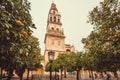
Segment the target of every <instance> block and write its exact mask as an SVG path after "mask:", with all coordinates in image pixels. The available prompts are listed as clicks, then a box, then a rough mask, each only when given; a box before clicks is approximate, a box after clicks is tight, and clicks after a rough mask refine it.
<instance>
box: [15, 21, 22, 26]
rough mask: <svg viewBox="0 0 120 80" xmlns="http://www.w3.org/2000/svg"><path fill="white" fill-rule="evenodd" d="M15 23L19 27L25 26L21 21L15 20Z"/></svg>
mask: <svg viewBox="0 0 120 80" xmlns="http://www.w3.org/2000/svg"><path fill="white" fill-rule="evenodd" d="M15 22H16V24H17V25H18V26H23V23H22V22H21V21H20V20H15Z"/></svg>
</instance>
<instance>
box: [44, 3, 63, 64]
mask: <svg viewBox="0 0 120 80" xmlns="http://www.w3.org/2000/svg"><path fill="white" fill-rule="evenodd" d="M44 44H45V52H44V57H45V64H46V63H47V62H48V52H49V51H53V52H54V54H55V55H54V58H55V59H56V58H57V56H58V55H59V54H60V53H64V52H65V36H64V31H63V28H62V23H61V15H60V14H59V12H58V9H57V8H56V4H55V3H52V4H51V7H50V10H49V13H48V19H47V28H46V34H45V40H44Z"/></svg>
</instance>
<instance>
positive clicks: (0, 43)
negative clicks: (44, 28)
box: [0, 0, 39, 80]
mask: <svg viewBox="0 0 120 80" xmlns="http://www.w3.org/2000/svg"><path fill="white" fill-rule="evenodd" d="M29 11H30V2H28V1H27V0H0V62H1V64H0V67H1V69H4V70H6V71H8V75H9V76H8V80H10V78H11V76H12V73H13V70H15V69H17V70H18V68H19V67H20V68H21V67H22V68H25V67H26V64H25V63H27V62H25V61H24V59H26V57H27V56H26V54H27V53H32V52H33V51H34V50H32V49H30V47H31V46H32V45H33V44H26V43H29V41H30V39H29V38H31V34H32V30H31V28H36V27H35V26H34V24H33V22H32V19H31V15H30V12H29ZM25 44H26V45H25ZM34 46H36V45H34ZM37 48H38V47H37ZM38 49H39V48H38ZM31 50H32V51H31ZM34 53H35V52H34ZM38 53H39V52H38ZM34 56H35V55H34ZM22 58H24V59H23V60H22ZM38 60H39V59H38ZM17 63H20V64H21V65H18V64H17ZM26 68H27V67H26Z"/></svg>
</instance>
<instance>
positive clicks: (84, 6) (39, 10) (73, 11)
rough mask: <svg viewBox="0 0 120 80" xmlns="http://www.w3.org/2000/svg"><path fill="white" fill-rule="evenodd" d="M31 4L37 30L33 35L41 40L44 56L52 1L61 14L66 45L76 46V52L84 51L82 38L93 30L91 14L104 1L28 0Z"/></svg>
mask: <svg viewBox="0 0 120 80" xmlns="http://www.w3.org/2000/svg"><path fill="white" fill-rule="evenodd" d="M28 1H30V2H31V11H30V12H31V16H32V19H33V22H34V23H35V25H36V27H37V29H35V30H33V31H34V33H33V35H34V36H36V37H37V38H38V39H39V44H40V48H41V53H42V54H44V47H45V46H44V38H45V33H46V27H47V17H48V12H49V9H50V6H51V3H52V1H53V2H54V3H55V4H56V7H57V9H58V12H59V13H60V14H61V22H62V28H64V34H65V36H66V38H65V44H71V45H74V47H75V50H76V51H83V50H84V45H83V44H82V42H81V40H82V38H86V37H87V36H88V35H89V34H90V32H91V31H92V30H93V26H92V25H91V24H90V23H87V20H88V16H89V12H90V11H91V10H92V9H93V8H94V7H96V6H99V5H100V4H99V3H100V2H101V1H103V0H28Z"/></svg>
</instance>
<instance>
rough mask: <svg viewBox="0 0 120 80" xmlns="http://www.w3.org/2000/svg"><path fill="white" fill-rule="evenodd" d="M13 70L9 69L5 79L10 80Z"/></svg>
mask: <svg viewBox="0 0 120 80" xmlns="http://www.w3.org/2000/svg"><path fill="white" fill-rule="evenodd" d="M12 74H13V70H9V72H8V77H7V80H11V77H12Z"/></svg>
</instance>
